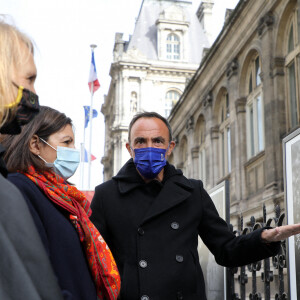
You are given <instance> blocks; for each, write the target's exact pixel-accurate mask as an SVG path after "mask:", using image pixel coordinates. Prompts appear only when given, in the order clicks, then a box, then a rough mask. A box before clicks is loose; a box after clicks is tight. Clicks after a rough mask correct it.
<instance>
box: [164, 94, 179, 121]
mask: <svg viewBox="0 0 300 300" xmlns="http://www.w3.org/2000/svg"><path fill="white" fill-rule="evenodd" d="M179 98H180V94H179V93H178V92H177V91H175V90H171V91H168V92H167V93H166V99H165V117H166V118H167V117H168V116H169V115H170V113H171V110H172V108H173V107H174V106H175V104H176V103H177V101H178V100H179Z"/></svg>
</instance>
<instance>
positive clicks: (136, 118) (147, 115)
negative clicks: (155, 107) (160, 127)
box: [128, 111, 173, 143]
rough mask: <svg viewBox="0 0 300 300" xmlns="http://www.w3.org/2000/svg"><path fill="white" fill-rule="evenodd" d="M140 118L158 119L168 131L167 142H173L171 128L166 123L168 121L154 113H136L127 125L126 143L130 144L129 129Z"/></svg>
mask: <svg viewBox="0 0 300 300" xmlns="http://www.w3.org/2000/svg"><path fill="white" fill-rule="evenodd" d="M141 118H157V119H160V120H162V121H163V122H164V123H165V124H166V126H167V128H168V130H169V142H171V141H172V140H173V138H172V128H171V126H170V123H169V122H168V120H167V119H166V118H164V117H163V116H161V115H160V114H158V113H156V112H153V111H151V112H147V111H145V112H140V113H137V114H136V115H134V117H133V118H132V120H131V122H130V124H129V127H128V142H129V143H130V135H131V128H132V126H133V124H134V123H135V122H136V121H137V120H138V119H141Z"/></svg>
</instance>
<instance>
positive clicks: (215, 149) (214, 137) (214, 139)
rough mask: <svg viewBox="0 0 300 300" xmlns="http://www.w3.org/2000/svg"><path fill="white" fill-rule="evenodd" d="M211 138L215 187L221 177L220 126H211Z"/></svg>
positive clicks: (213, 182)
mask: <svg viewBox="0 0 300 300" xmlns="http://www.w3.org/2000/svg"><path fill="white" fill-rule="evenodd" d="M210 139H211V162H212V172H211V173H212V174H211V178H212V180H211V184H212V187H214V186H215V185H216V184H217V180H218V178H219V172H220V171H219V167H218V166H219V161H220V160H219V145H218V142H219V126H218V125H217V126H214V127H211V128H210Z"/></svg>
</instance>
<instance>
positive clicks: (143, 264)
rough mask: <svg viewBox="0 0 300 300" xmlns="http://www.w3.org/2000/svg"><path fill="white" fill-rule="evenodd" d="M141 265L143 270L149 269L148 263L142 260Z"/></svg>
mask: <svg viewBox="0 0 300 300" xmlns="http://www.w3.org/2000/svg"><path fill="white" fill-rule="evenodd" d="M139 265H140V267H141V268H143V269H145V268H147V262H146V261H145V260H140V262H139Z"/></svg>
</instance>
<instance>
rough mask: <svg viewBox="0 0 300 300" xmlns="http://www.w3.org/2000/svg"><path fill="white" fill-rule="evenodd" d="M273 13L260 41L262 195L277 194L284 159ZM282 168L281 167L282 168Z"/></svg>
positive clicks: (264, 23) (267, 16)
mask: <svg viewBox="0 0 300 300" xmlns="http://www.w3.org/2000/svg"><path fill="white" fill-rule="evenodd" d="M274 18H275V17H274V15H273V14H272V13H271V12H268V13H266V14H265V15H264V16H263V17H262V18H261V19H260V20H259V26H258V35H259V37H260V40H261V58H260V59H261V80H262V85H263V101H264V126H265V160H264V174H265V191H264V195H263V198H268V197H270V196H274V195H275V194H277V192H278V190H277V188H278V174H279V171H280V169H281V167H280V165H282V162H279V160H278V158H279V157H278V153H280V151H281V142H280V126H278V118H279V115H278V114H280V112H279V111H278V99H277V95H275V94H274V89H273V86H274V78H273V76H272V67H270V66H272V63H273V61H274V49H275V41H274V39H273V24H274ZM281 170H282V169H281Z"/></svg>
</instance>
